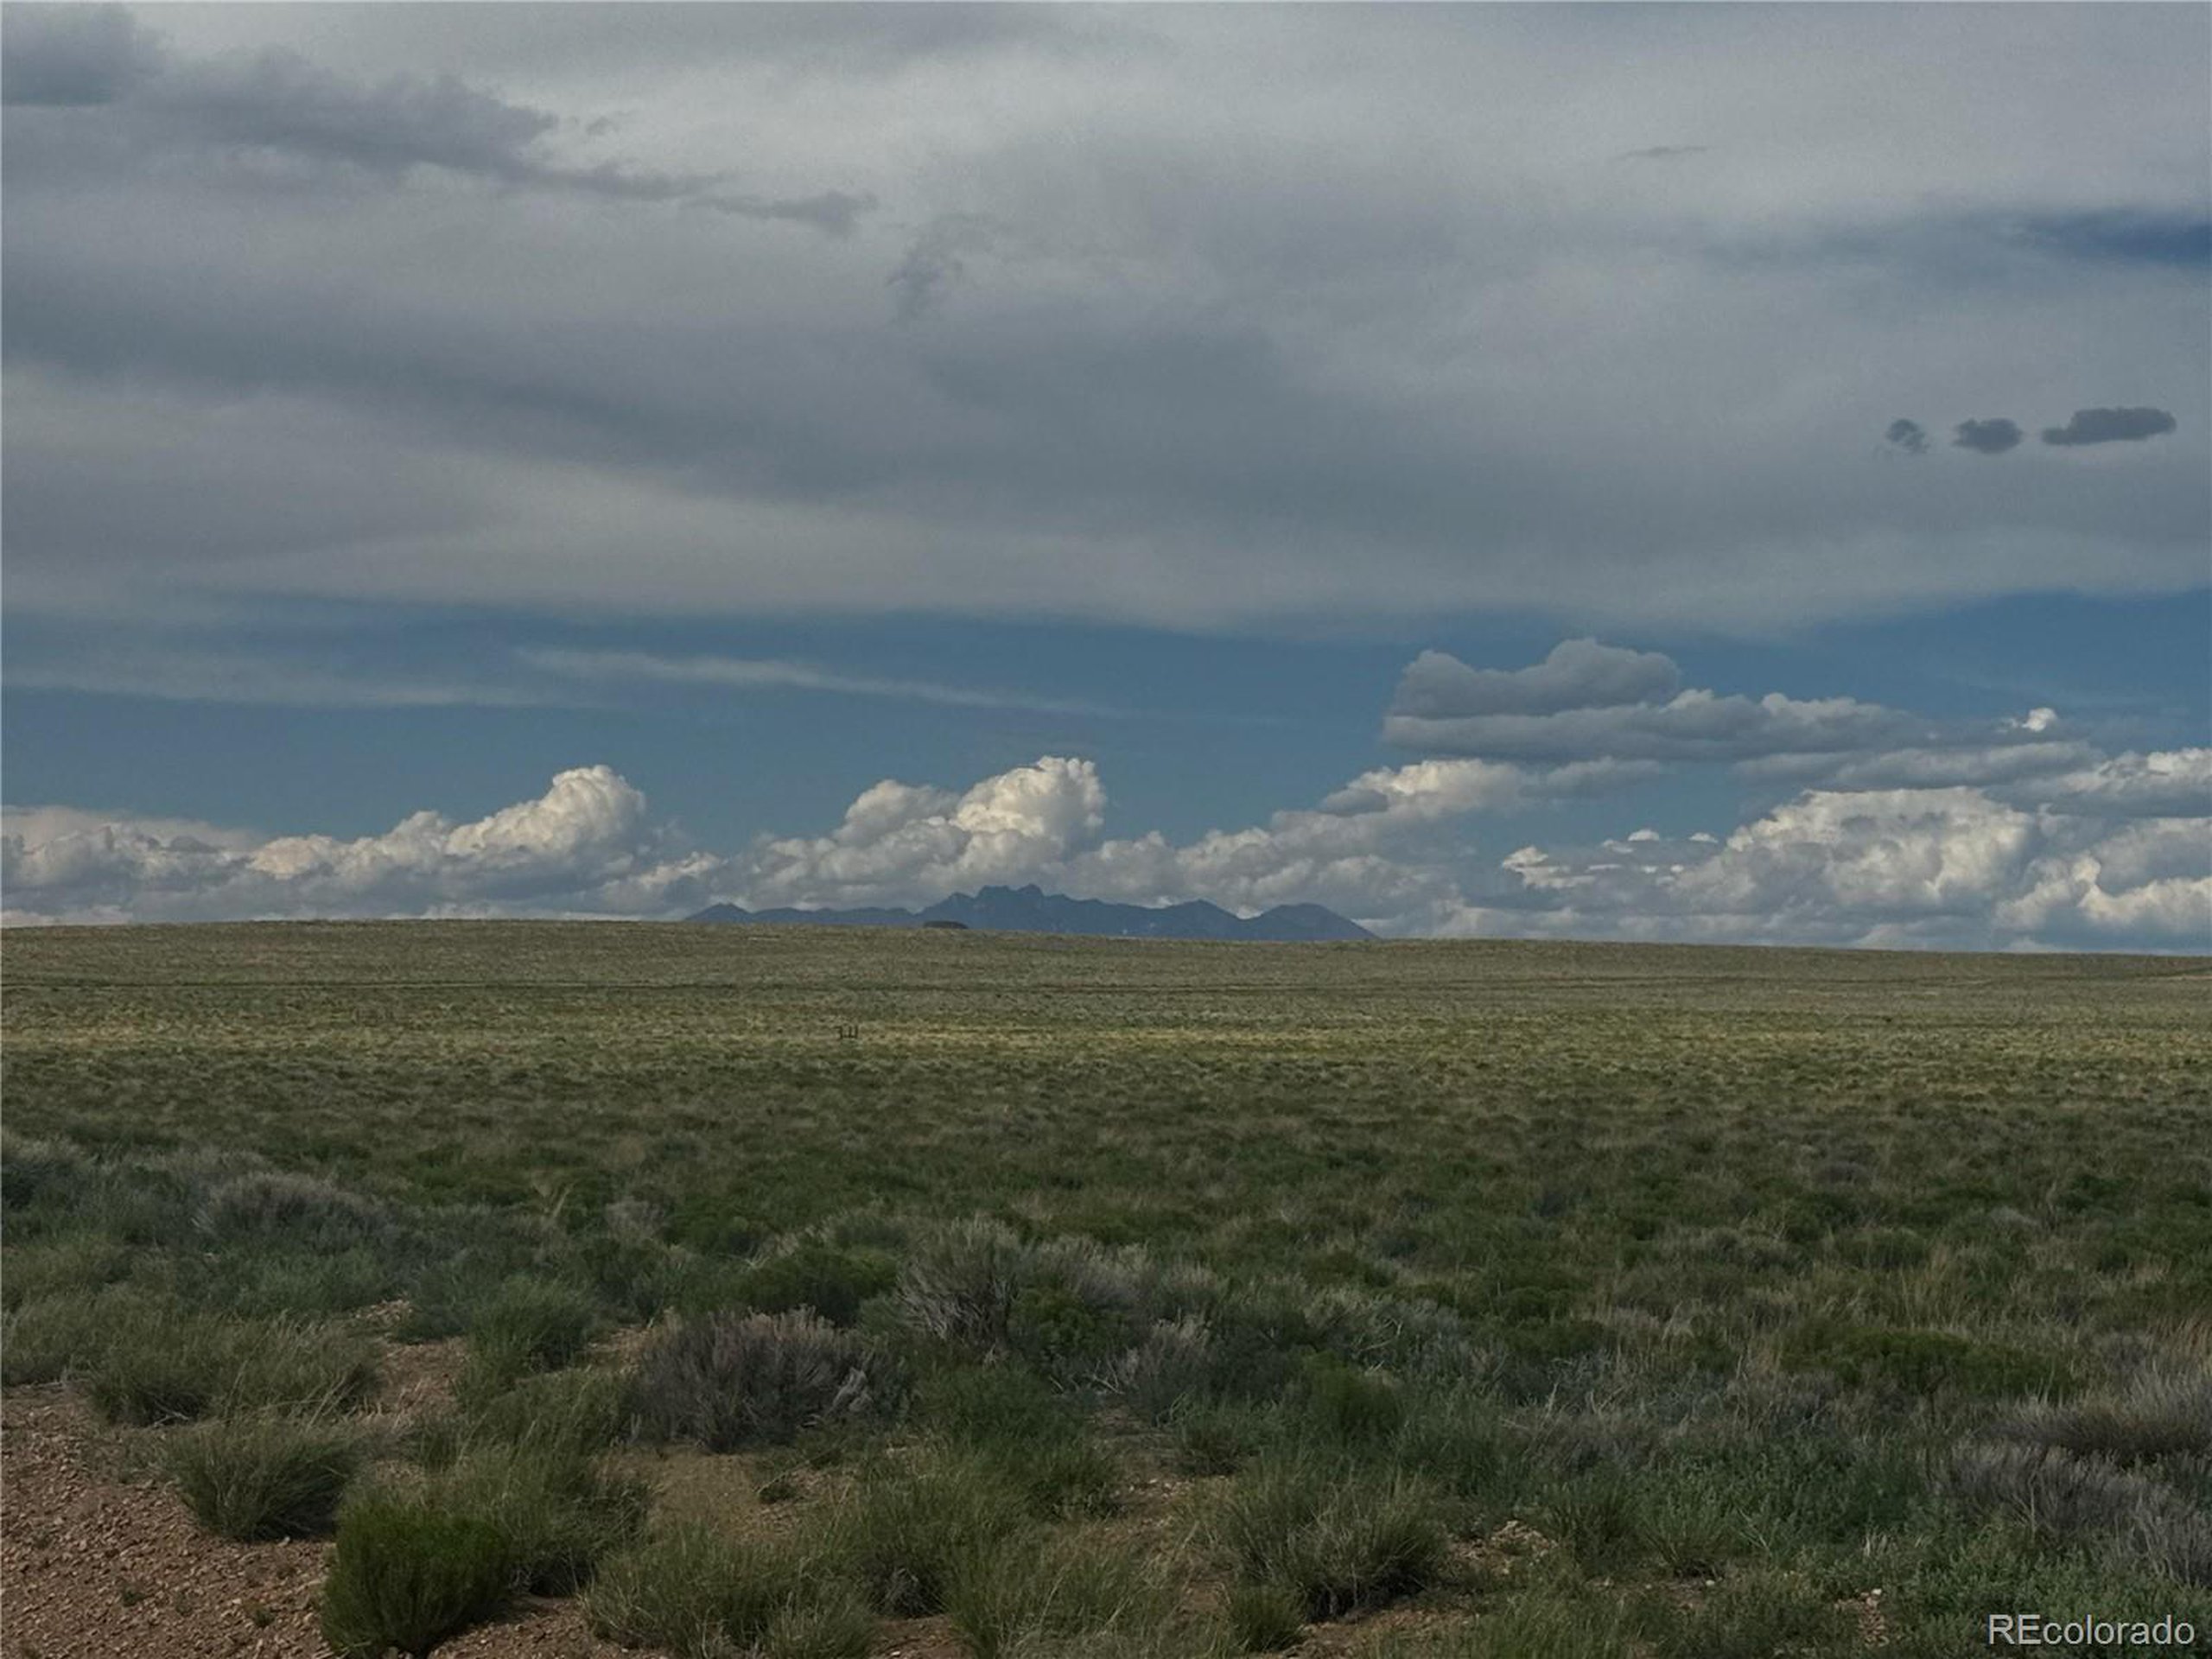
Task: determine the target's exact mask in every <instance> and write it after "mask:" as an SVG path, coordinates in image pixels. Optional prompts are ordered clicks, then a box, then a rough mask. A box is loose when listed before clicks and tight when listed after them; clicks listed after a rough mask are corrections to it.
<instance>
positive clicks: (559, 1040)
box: [0, 923, 2212, 1659]
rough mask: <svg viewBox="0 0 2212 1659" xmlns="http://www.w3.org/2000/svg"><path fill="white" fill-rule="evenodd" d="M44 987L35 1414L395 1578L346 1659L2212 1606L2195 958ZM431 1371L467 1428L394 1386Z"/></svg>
mask: <svg viewBox="0 0 2212 1659" xmlns="http://www.w3.org/2000/svg"><path fill="white" fill-rule="evenodd" d="M6 968H7V978H8V987H7V1005H6V1014H5V1021H6V1024H5V1033H6V1047H7V1063H8V1075H7V1084H8V1091H7V1123H8V1139H7V1141H6V1145H5V1148H4V1155H0V1206H3V1207H4V1220H5V1228H6V1271H5V1274H4V1277H0V1298H3V1299H4V1302H5V1344H4V1361H0V1364H3V1365H4V1373H3V1376H4V1381H5V1383H7V1384H8V1385H10V1386H11V1387H14V1386H20V1385H26V1384H32V1383H63V1384H65V1385H67V1387H69V1388H71V1389H75V1390H78V1391H79V1392H80V1393H81V1395H82V1397H83V1398H84V1399H85V1401H86V1402H88V1404H89V1405H90V1406H91V1408H92V1409H93V1410H95V1411H96V1412H98V1413H99V1414H100V1415H101V1416H103V1417H105V1419H107V1420H109V1421H111V1422H112V1423H114V1424H115V1425H116V1426H117V1427H116V1428H115V1429H114V1431H113V1432H114V1433H117V1434H118V1435H124V1436H136V1437H138V1438H140V1439H142V1440H146V1441H149V1442H150V1443H151V1444H152V1445H153V1446H154V1447H155V1448H156V1450H157V1451H158V1452H159V1454H160V1463H159V1465H158V1466H160V1467H162V1468H163V1469H165V1470H166V1471H168V1474H169V1476H170V1478H171V1479H172V1480H173V1481H174V1483H175V1486H176V1488H177V1491H178V1494H179V1497H178V1501H180V1502H181V1503H185V1504H187V1505H188V1506H189V1509H190V1511H191V1513H192V1514H193V1515H194V1516H196V1517H198V1519H199V1521H200V1522H201V1524H203V1525H204V1526H205V1527H206V1528H207V1529H209V1530H210V1531H211V1532H213V1533H215V1534H218V1535H222V1536H224V1537H227V1538H236V1539H249V1540H251V1539H264V1538H277V1537H294V1536H302V1535H307V1536H316V1535H325V1536H328V1537H330V1538H331V1539H332V1540H333V1546H332V1548H331V1552H330V1556H329V1561H328V1567H327V1586H326V1590H325V1592H324V1597H323V1602H322V1610H323V1611H322V1623H323V1629H324V1633H325V1636H326V1637H327V1641H328V1643H329V1644H330V1646H331V1648H332V1649H333V1650H334V1652H336V1653H339V1654H341V1655H373V1654H378V1653H381V1652H383V1651H385V1650H386V1649H394V1648H396V1649H398V1650H400V1651H402V1652H404V1653H408V1654H422V1653H428V1652H430V1651H432V1650H433V1649H435V1648H436V1647H437V1646H438V1645H439V1644H440V1643H442V1642H444V1641H446V1640H447V1639H448V1638H449V1637H452V1636H454V1634H455V1633H457V1632H459V1631H461V1630H466V1629H467V1628H469V1627H470V1626H472V1625H473V1624H478V1623H480V1622H481V1621H483V1620H486V1619H487V1618H495V1617H497V1616H498V1615H499V1611H500V1610H501V1609H502V1607H504V1606H506V1605H512V1604H513V1603H514V1602H515V1601H516V1600H517V1599H519V1598H524V1597H549V1596H550V1597H574V1598H577V1599H579V1600H580V1601H581V1604H582V1606H583V1608H584V1610H585V1613H586V1616H587V1617H588V1620H589V1623H590V1624H591V1626H592V1627H593V1629H594V1630H595V1631H597V1632H598V1633H599V1634H600V1635H601V1636H603V1637H608V1638H611V1639H613V1640H615V1641H618V1642H621V1643H626V1644H629V1645H633V1646H638V1647H641V1648H645V1649H652V1650H657V1651H664V1652H667V1653H673V1654H677V1655H682V1656H722V1659H728V1656H737V1655H747V1654H755V1655H761V1656H767V1659H838V1656H850V1659H864V1656H868V1655H870V1654H872V1653H880V1652H882V1651H885V1650H887V1647H888V1646H889V1644H890V1643H891V1642H892V1640H893V1635H894V1634H896V1636H897V1637H898V1639H899V1640H900V1641H911V1640H915V1639H921V1638H918V1637H916V1635H915V1633H916V1632H917V1631H922V1632H924V1633H925V1637H926V1639H927V1640H929V1641H933V1642H935V1643H938V1644H939V1645H938V1647H937V1648H932V1649H927V1650H929V1651H944V1652H946V1653H963V1652H964V1653H969V1654H973V1655H976V1656H978V1659H1054V1656H1065V1659H1073V1656H1077V1655H1082V1656H1086V1659H1116V1656H1120V1659H1138V1656H1145V1659H1209V1656H1220V1655H1228V1654H1232V1653H1237V1652H1284V1653H1300V1652H1304V1653H1309V1654H1313V1655H1319V1654H1323V1653H1326V1654H1330V1655H1340V1654H1357V1655H1367V1656H1373V1659H1385V1656H1396V1659H1431V1656H1433V1659H1474V1656H1484V1655H1497V1656H1539V1655H1558V1656H1572V1655H1591V1656H1603V1655H1616V1654H1637V1655H1645V1656H1651V1659H1672V1656H1682V1659H1689V1656H1697V1659H1727V1656H1745V1659H1752V1656H1770V1655H1781V1654H1790V1655H1825V1654H1846V1653H1865V1652H1882V1653H1891V1654H1897V1655H1908V1656H1927V1659H1936V1656H1955V1655H1957V1654H1960V1653H1964V1652H1968V1651H1976V1650H1980V1649H1981V1647H1982V1646H1983V1624H1982V1620H1983V1618H1984V1617H1985V1616H1986V1614H1987V1613H1988V1612H1990V1611H2001V1610H2010V1609H2036V1610H2039V1611H2044V1612H2046V1613H2049V1614H2052V1615H2062V1614H2067V1615H2073V1614H2086V1613H2094V1614H2095V1615H2097V1616H2098V1617H2101V1618H2115V1619H2120V1618H2135V1617H2141V1618H2146V1619H2156V1618H2159V1617H2160V1616H2162V1615H2166V1614H2172V1615H2177V1616H2180V1617H2183V1618H2191V1619H2193V1620H2194V1622H2195V1624H2196V1628H2197V1629H2198V1630H2200V1631H2212V1522H2208V1520H2207V1518H2206V1517H2207V1516H2208V1514H2212V1019H2208V1017H2207V1016H2208V1014H2212V974H2208V970H2207V969H2206V968H2205V967H2204V966H2203V965H2202V964H2199V963H2192V962H2187V961H2180V960H2172V959H2158V958H2146V957H2003V958H1994V957H1943V956H1928V955H1882V954H1874V953H1859V954H1853V953H1827V952H1813V951H1786V950H1774V951H1760V950H1735V949H1719V948H1714V949H1679V948H1668V947H1631V946H1604V945H1575V944H1504V943H1466V944H1354V945H1291V946H1274V945H1264V944H1231V945H1218V944H1187V943H1165V942H1153V941H1127V942H1124V941H1115V940H1096V939H1084V940H1076V939H1065V938H1036V937H1019V936H994V935H988V934H981V933H967V934H961V933H947V932H922V931H912V932H893V931H861V930H852V931H847V930H833V929H819V930H817V929H795V930H781V929H755V928H707V927H682V926H669V927H660V926H643V925H639V926H611V925H559V924H505V923H473V924H450V925H448V924H383V925H321V924H314V925H262V926H240V927H206V928H146V929H129V930H111V931H102V930H53V931H17V932H12V933H10V936H9V938H8V941H7V963H6ZM429 1343H440V1344H445V1347H444V1349H442V1350H441V1351H452V1352H453V1353H454V1355H455V1356H456V1363H455V1367H454V1372H455V1374H454V1378H453V1381H452V1385H451V1388H450V1390H449V1394H450V1397H449V1398H448V1399H444V1400H442V1402H440V1403H439V1404H438V1405H437V1406H436V1408H435V1409H434V1410H428V1411H424V1412H421V1413H418V1414H416V1415H414V1416H412V1417H395V1416H394V1414H392V1413H391V1412H389V1411H386V1410H382V1409H378V1408H375V1402H377V1400H378V1387H379V1380H380V1378H381V1377H385V1376H389V1375H390V1374H391V1373H392V1372H393V1371H395V1370H404V1369H405V1368H406V1363H407V1358H408V1353H409V1351H410V1349H411V1348H414V1347H415V1346H416V1345H418V1344H429ZM702 1471H708V1474H706V1475H702ZM709 1475H710V1476H711V1478H708V1476H709ZM702 1493H703V1494H705V1496H703V1497H702ZM2044 1650H2045V1651H2053V1652H2055V1651H2057V1649H2044Z"/></svg>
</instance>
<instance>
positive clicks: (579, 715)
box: [0, 3, 2212, 950]
mask: <svg viewBox="0 0 2212 1659" xmlns="http://www.w3.org/2000/svg"><path fill="white" fill-rule="evenodd" d="M0 51H3V54H4V60H5V81H6V85H5V102H6V110H5V132H4V151H0V161H3V162H4V172H5V178H4V185H5V191H4V198H3V199H0V200H3V201H4V207H3V209H0V211H4V235H5V248H4V256H5V257H4V266H3V267H0V276H3V277H4V304H5V310H4V346H5V377H6V378H5V396H6V406H5V407H6V429H5V455H4V464H5V480H4V483H5V493H4V512H5V534H6V568H5V587H4V609H5V633H6V639H5V645H6V656H5V682H6V702H5V710H4V719H5V728H6V729H5V737H6V746H7V772H6V776H5V779H4V785H5V795H6V799H7V802H8V803H9V805H8V807H7V823H6V832H5V836H4V842H0V844H3V845H4V849H5V853H6V857H7V869H6V881H7V887H8V892H7V895H6V904H7V906H8V911H9V914H10V918H15V919H51V918H64V919H129V918H142V919H191V918H210V917H231V916H264V915H308V914H373V915H387V914H422V913H432V912H436V913H463V914H475V913H505V912H512V913H532V914H537V913H544V914H563V913H590V914H610V915H640V916H661V915H671V914H682V913H683V912H685V911H686V910H687V909H689V908H691V907H696V906H697V905H699V904H703V903H705V902H707V901H708V900H709V899H736V900H738V901H740V902H744V903H748V904H770V903H773V904H808V905H811V904H845V903H928V902H930V901H931V900H933V899H937V898H939V897H942V896H943V895H944V893H948V892H950V891H954V890H972V888H973V887H976V886H977V885H980V884H982V883H984V882H989V881H999V880H1006V881H1026V880H1036V881H1039V882H1041V883H1043V884H1045V885H1046V886H1049V887H1058V888H1060V889H1062V890H1065V891H1068V892H1071V893H1084V894H1096V895H1097V896H1101V897H1108V898H1116V899H1131V900H1137V901H1141V902H1160V901H1164V900H1169V899H1185V898H1193V897H1203V898H1209V899H1214V900H1216V901H1217V902H1219V903H1222V904H1224V905H1229V906H1232V907H1236V908H1238V909H1242V910H1246V911H1249V910H1252V909H1255V908H1257V907H1260V906H1265V905H1269V904H1274V903H1280V902H1289V901H1294V900H1310V901H1314V902H1319V903H1323V904H1326V905H1329V906H1332V907H1334V908H1337V909H1338V910H1341V911H1343V912H1344V913H1345V914H1347V915H1351V916H1354V917H1357V918H1359V919H1361V920H1363V921H1365V922H1368V923H1369V924H1370V925H1374V926H1376V928H1377V929H1378V930H1379V931H1388V932H1395V933H1428V932H1437V933H1453V934H1514V935H1551V934H1562V935H1576V936H1587V937H1626V938H1730V939H1755V940H1774V941H1801V942H1822V943H1837V944H1898V945H1946V946H1951V945H1960V946H1968V947H1974V948H2002V949H2012V948H2021V949H2032V948H2047V947H2065V948H2076V947H2082V948H2102V949H2129V948H2152V949H2160V950H2203V949H2208V948H2212V451H2208V447H2207V433H2208V431H2212V117H2208V113H2207V105H2206V99H2205V97H2204V88H2205V86H2206V84H2207V76H2208V73H2212V11H2208V10H2206V9H2205V8H2202V7H2197V6H2126V5H2113V6H2088V5H2083V6H2078V7H2070V6H2038V7H1982V6H1967V5H1957V6H1927V7H1910V6H1885V7H1802V8H1789V7H1777V8H1768V7H1761V6H1731V7H1722V8H1675V7H1666V6H1637V7H1613V6H1597V5H1592V6H1532V7H1516V6H1503V5H1501V6H1481V7H1465V8H1462V7H1455V6H1421V7H1404V8H1397V7H1386V6H1383V7H1378V6H1370V7H1358V8H1351V7H1344V8H1315V7H1299V8H1289V7H1283V8H1277V7H1273V6H1266V5H1252V6H1236V7H1225V8H1213V7H1200V6H1187V7H1172V8H1161V7H1128V8H1103V9H1093V8H1090V7H1084V6H1053V7H1023V8H1008V9H997V8H977V9H971V8H968V7H964V6H953V5H912V6H898V7H888V8H877V7H874V6H864V5H847V6H835V7H831V6H814V7H779V6H747V7H734V6H733V7H722V6H711V5H686V6H670V7H663V6H654V5H628V4H626V5H609V6H600V5H588V4H578V5H561V6H554V7H543V8H541V7H530V6H519V5H503V6H416V5H397V4H392V5H373V6H345V5H315V6H285V5H255V6H214V7H202V6H189V5H178V6H170V5H162V6H149V7H143V8H139V9H136V10H126V9H124V8H120V7H95V6H75V5H44V4H20V3H18V4H10V5H7V6H5V7H4V8H0Z"/></svg>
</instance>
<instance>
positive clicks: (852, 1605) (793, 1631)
mask: <svg viewBox="0 0 2212 1659" xmlns="http://www.w3.org/2000/svg"><path fill="white" fill-rule="evenodd" d="M806 1593H807V1595H808V1597H809V1598H810V1599H807V1600H804V1601H795V1602H791V1603H789V1604H787V1605H785V1607H784V1608H783V1610H782V1611H779V1613H778V1614H777V1615H776V1616H775V1617H774V1618H772V1619H770V1620H769V1621H768V1628H767V1629H766V1630H763V1631H762V1632H761V1634H760V1656H761V1659H868V1655H869V1654H871V1653H873V1652H874V1650H875V1634H876V1619H875V1615H874V1613H872V1612H870V1611H868V1605H867V1604H866V1603H865V1602H863V1601H861V1599H860V1598H859V1596H858V1595H857V1594H855V1592H852V1591H851V1590H849V1588H847V1587H846V1586H842V1585H830V1586H824V1585H819V1584H817V1585H810V1586H808V1589H807V1592H806Z"/></svg>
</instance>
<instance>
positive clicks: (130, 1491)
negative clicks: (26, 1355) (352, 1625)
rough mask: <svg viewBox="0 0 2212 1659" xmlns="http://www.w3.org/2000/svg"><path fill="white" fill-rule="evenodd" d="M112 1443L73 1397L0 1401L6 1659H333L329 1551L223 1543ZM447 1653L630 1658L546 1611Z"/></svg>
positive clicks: (524, 1610)
mask: <svg viewBox="0 0 2212 1659" xmlns="http://www.w3.org/2000/svg"><path fill="white" fill-rule="evenodd" d="M112 1445H113V1442H112V1438H111V1436H107V1435H105V1432H104V1431H102V1430H101V1429H99V1427H98V1426H97V1425H95V1424H94V1423H93V1422H92V1421H91V1419H90V1417H89V1416H88V1415H87V1414H86V1411H85V1410H84V1408H83V1407H82V1406H81V1405H79V1403H78V1402H75V1401H73V1400H72V1399H70V1398H69V1397H68V1395H67V1393H66V1392H64V1391H63V1390H62V1389H54V1388H40V1389H10V1390H9V1392H8V1395H7V1397H6V1398H5V1400H4V1401H0V1635H3V1636H4V1642H0V1652H3V1653H4V1659H118V1656H120V1655H129V1656H130V1659H232V1656H237V1659H280V1656H281V1659H294V1656H297V1659H327V1655H328V1652H329V1649H327V1648H326V1647H325V1646H324V1645H323V1643H322V1638H321V1635H320V1633H319V1632H318V1631H317V1630H316V1627H315V1597H316V1593H317V1592H318V1590H319V1589H320V1587H321V1583H322V1573H323V1560H324V1557H325V1555H326V1554H327V1553H328V1550H329V1546H328V1545H327V1543H321V1542H302V1543H280V1544H234V1543H230V1542H227V1541H224V1540H222V1539H219V1538H211V1537H209V1536H208V1535H207V1534H205V1533H203V1532H201V1531H200V1529H199V1528H198V1527H197V1526H196V1525H195V1524H194V1522H193V1519H192V1517H191V1516H190V1515H189V1514H188V1512H187V1511H186V1510H185V1508H184V1505H183V1504H182V1503H180V1502H179V1501H178V1499H177V1497H176V1495H175V1493H174V1492H171V1491H168V1489H167V1488H165V1487H164V1486H162V1484H160V1483H159V1482H157V1481H154V1480H151V1479H143V1480H140V1479H131V1478H126V1477H124V1476H123V1475H121V1474H120V1473H118V1472H117V1471H115V1469H114V1467H113V1465H114V1463H115V1459H114V1456H113V1452H112ZM438 1651H439V1654H440V1656H441V1659H445V1656H448V1655H449V1656H452V1659H519V1656H533V1659H618V1656H620V1655H622V1653H623V1651H624V1650H623V1649H620V1648H617V1647H615V1646H613V1644H611V1643H605V1642H601V1641H597V1640H595V1639H594V1638H593V1637H592V1636H591V1635H590V1634H589V1632H588V1631H587V1630H585V1629H584V1624H583V1619H582V1615H581V1613H580V1612H579V1611H577V1609H576V1608H575V1605H573V1604H571V1603H566V1602H543V1603H534V1604H529V1605H524V1606H521V1607H518V1608H517V1609H516V1610H515V1611H514V1612H513V1613H512V1615H510V1616H509V1618H507V1619H506V1620H505V1621H504V1622H502V1623H500V1624H493V1625H487V1626H486V1627H485V1628H483V1629H481V1630H471V1631H469V1632H467V1634H466V1635H464V1636H461V1637H456V1638H454V1640H453V1641H452V1642H449V1643H446V1644H445V1645H444V1646H442V1647H441V1648H440V1649H438ZM632 1659H637V1656H632Z"/></svg>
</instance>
